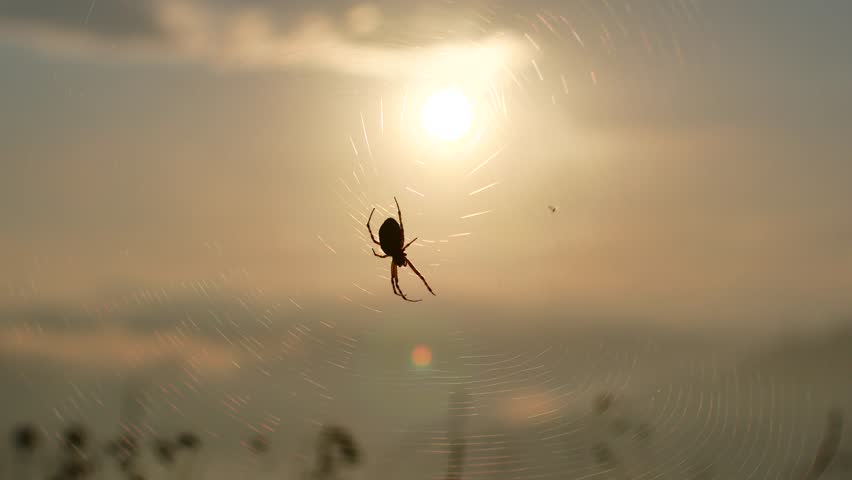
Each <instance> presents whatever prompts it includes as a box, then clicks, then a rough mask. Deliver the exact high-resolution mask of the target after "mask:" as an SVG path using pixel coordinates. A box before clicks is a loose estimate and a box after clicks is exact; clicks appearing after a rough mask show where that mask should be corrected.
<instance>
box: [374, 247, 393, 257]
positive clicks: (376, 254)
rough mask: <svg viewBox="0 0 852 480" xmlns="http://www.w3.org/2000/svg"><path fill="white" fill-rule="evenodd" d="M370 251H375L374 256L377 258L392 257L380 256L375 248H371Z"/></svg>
mask: <svg viewBox="0 0 852 480" xmlns="http://www.w3.org/2000/svg"><path fill="white" fill-rule="evenodd" d="M370 250H372V251H373V255H375V256H377V257H379V258H388V257H390V255H379V254H378V253H376V249H375V248H371V249H370Z"/></svg>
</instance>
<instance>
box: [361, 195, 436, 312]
mask: <svg viewBox="0 0 852 480" xmlns="http://www.w3.org/2000/svg"><path fill="white" fill-rule="evenodd" d="M393 201H394V202H396V213H397V216H398V217H399V223H397V221H396V220H395V219H394V218H393V217H390V218H388V219H387V220H385V222H384V223H382V226H381V227H379V240H376V237H375V235H373V229H372V228H370V221H371V220H372V219H373V214H374V213H376V209H375V208H373V211H372V212H370V218H368V219H367V231H368V232H370V238H371V239H372V240H373V243H375V244H376V245H378V246H379V247H381V249H382V251H383V252H384V253H385V254H384V255H379V254H378V253H376V249H375V248H373V249H372V250H373V255H375V256H377V257H379V258H388V257H391V258H392V261H391V287H393V293H394V295H399V296H400V297H402V299H403V300H406V301H409V302H419V301H420V300H409V299H408V297H406V296H405V294H404V293H402V289H401V288H400V287H399V272H398V269H399V268H402V267H411V269H412V270H413V271H414V273H416V274H417V276H418V277H420V280H423V284H424V285H426V288H427V289H429V293H431V294H432V295H435V292H433V291H432V287H430V286H429V283H428V282H427V281H426V279H425V278H423V275H421V274H420V272H418V271H417V268H415V267H414V264H413V263H411V260H409V259H408V257H407V256H406V254H405V249H407V248H408V247H409V245H411V244H412V243H414V241H415V240H417V237H414V240H411V241H410V242H408V243H405V228H404V227H403V225H402V210H400V208H399V202H398V201H397V200H396V197H393Z"/></svg>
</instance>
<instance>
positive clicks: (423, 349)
mask: <svg viewBox="0 0 852 480" xmlns="http://www.w3.org/2000/svg"><path fill="white" fill-rule="evenodd" d="M411 361H412V362H413V363H414V365H415V366H417V367H428V366H429V365H430V364H431V363H432V350H431V349H430V348H429V347H427V346H426V345H417V346H416V347H414V350H412V351H411Z"/></svg>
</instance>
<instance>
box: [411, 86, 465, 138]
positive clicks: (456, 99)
mask: <svg viewBox="0 0 852 480" xmlns="http://www.w3.org/2000/svg"><path fill="white" fill-rule="evenodd" d="M421 120H422V122H423V128H424V129H426V132H427V133H429V135H431V136H433V137H435V138H438V139H440V140H444V141H451V140H456V139H458V138H460V137H461V136H463V135H464V134H465V133H467V131H468V130H469V129H470V125H471V123H472V121H473V109H472V108H471V106H470V101H469V100H468V99H467V96H465V94H464V93H462V92H461V91H460V90H457V89H454V88H452V89H446V90H438V91H436V92H434V93H432V94H431V95H430V96H429V97H428V98H427V99H426V101H425V102H423V110H422V111H421Z"/></svg>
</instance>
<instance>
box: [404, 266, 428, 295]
mask: <svg viewBox="0 0 852 480" xmlns="http://www.w3.org/2000/svg"><path fill="white" fill-rule="evenodd" d="M405 264H406V265H408V266H409V267H411V269H412V270H414V273H416V274H417V276H418V277H420V280H423V284H424V285H426V288H427V289H429V293H431V294H432V295H435V292H433V291H432V287H430V286H429V282H427V281H426V279H425V278H423V275H420V272H419V271H417V268H416V267H415V266H414V264H413V263H411V260H408V259H406V261H405Z"/></svg>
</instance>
